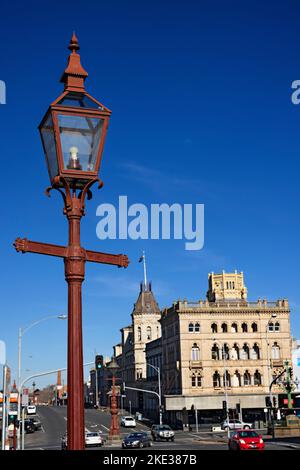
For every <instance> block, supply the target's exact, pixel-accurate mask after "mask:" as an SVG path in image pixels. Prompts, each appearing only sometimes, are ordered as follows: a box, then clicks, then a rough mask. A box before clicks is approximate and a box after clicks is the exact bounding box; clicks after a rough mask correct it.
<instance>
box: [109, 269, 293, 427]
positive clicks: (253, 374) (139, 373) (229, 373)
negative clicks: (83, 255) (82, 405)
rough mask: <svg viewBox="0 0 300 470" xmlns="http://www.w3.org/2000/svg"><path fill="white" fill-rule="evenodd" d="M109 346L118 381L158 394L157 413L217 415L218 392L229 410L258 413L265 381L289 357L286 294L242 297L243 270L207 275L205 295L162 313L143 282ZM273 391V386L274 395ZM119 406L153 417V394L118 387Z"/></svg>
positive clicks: (265, 394) (178, 417)
mask: <svg viewBox="0 0 300 470" xmlns="http://www.w3.org/2000/svg"><path fill="white" fill-rule="evenodd" d="M131 320H132V321H131V324H130V325H128V326H126V327H124V328H122V329H121V342H120V343H119V344H117V345H115V346H114V355H115V356H116V359H117V361H118V364H119V366H120V378H121V380H122V381H124V382H125V383H126V387H127V386H129V387H133V388H139V389H142V390H145V391H146V390H152V391H156V392H158V371H160V378H161V391H162V403H163V405H164V419H165V420H167V421H168V422H170V423H175V422H177V421H182V417H183V414H184V413H186V411H187V410H191V409H195V408H196V409H197V410H200V411H199V412H200V417H201V416H203V417H205V416H216V415H219V416H221V414H222V412H223V406H224V400H225V396H226V395H227V397H228V407H229V409H230V410H231V412H232V413H231V415H232V416H233V410H234V409H235V408H236V405H237V404H238V405H239V407H240V408H241V409H242V410H244V413H245V412H246V413H247V414H248V415H249V414H251V413H252V414H253V415H255V414H256V415H257V414H258V415H259V414H260V415H263V410H264V408H265V406H266V397H268V395H269V384H270V383H271V381H272V379H273V377H274V376H275V375H277V374H278V373H279V372H280V371H282V369H283V366H284V361H286V360H288V361H290V363H291V346H292V340H291V335H290V309H289V304H288V301H287V300H286V299H280V300H277V301H275V302H269V301H267V300H266V299H263V300H262V299H258V300H257V301H255V302H251V301H248V292H247V288H246V286H245V283H244V275H243V273H242V272H241V273H238V272H237V271H235V272H234V273H225V272H222V273H220V274H215V273H210V274H209V275H208V291H207V294H206V299H205V300H199V301H198V302H189V301H187V300H178V301H177V302H174V303H173V305H172V306H171V307H169V308H166V309H164V310H163V311H162V312H161V311H160V309H159V306H158V304H157V302H156V299H155V297H154V294H153V292H152V288H151V284H146V283H143V284H141V287H140V292H139V296H138V299H137V301H136V303H135V304H134V308H133V311H132V314H131ZM280 393H282V390H281V389H278V388H276V387H273V389H272V394H273V396H275V398H276V397H277V395H278V394H280ZM123 403H124V405H125V407H126V408H127V409H128V410H129V409H130V410H131V411H132V412H135V411H139V412H141V413H142V414H143V415H145V416H147V417H150V418H152V419H157V418H158V399H157V396H156V395H154V394H148V393H144V392H142V391H132V390H129V389H126V397H125V398H124V402H123Z"/></svg>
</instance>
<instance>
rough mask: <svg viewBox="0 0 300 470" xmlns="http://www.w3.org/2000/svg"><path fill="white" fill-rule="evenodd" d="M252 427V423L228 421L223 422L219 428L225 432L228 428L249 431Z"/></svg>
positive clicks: (235, 420) (236, 420)
mask: <svg viewBox="0 0 300 470" xmlns="http://www.w3.org/2000/svg"><path fill="white" fill-rule="evenodd" d="M252 427H253V424H252V423H244V421H240V420H239V419H229V420H227V419H226V420H225V421H223V423H222V424H221V428H222V429H224V431H227V429H228V428H229V429H230V430H232V429H251V428H252Z"/></svg>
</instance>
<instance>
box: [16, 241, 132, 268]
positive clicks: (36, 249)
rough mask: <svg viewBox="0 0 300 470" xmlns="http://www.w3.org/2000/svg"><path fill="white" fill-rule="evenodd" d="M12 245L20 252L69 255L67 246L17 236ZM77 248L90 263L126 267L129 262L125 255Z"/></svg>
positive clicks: (61, 256)
mask: <svg viewBox="0 0 300 470" xmlns="http://www.w3.org/2000/svg"><path fill="white" fill-rule="evenodd" d="M14 247H15V249H16V251H18V252H20V251H21V252H22V253H38V254H42V255H48V256H56V257H60V258H66V257H67V256H68V255H71V253H69V249H68V248H67V247H64V246H60V245H53V244H51V243H42V242H33V241H31V240H27V238H17V239H16V240H15V242H14ZM79 250H80V255H81V256H82V257H83V258H84V259H85V261H89V262H92V263H102V264H111V265H115V266H118V267H120V268H127V266H128V264H129V260H128V257H127V256H126V255H122V254H118V255H112V254H110V253H101V252H97V251H90V250H84V249H83V248H80V249H79ZM72 254H74V253H72ZM78 254H79V253H78Z"/></svg>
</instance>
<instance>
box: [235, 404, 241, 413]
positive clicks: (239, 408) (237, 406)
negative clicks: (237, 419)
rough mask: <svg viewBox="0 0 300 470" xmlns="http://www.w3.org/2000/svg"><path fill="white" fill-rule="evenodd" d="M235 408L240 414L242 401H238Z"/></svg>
mask: <svg viewBox="0 0 300 470" xmlns="http://www.w3.org/2000/svg"><path fill="white" fill-rule="evenodd" d="M235 409H236V412H237V414H238V415H239V414H240V412H241V404H240V403H237V404H236V405H235Z"/></svg>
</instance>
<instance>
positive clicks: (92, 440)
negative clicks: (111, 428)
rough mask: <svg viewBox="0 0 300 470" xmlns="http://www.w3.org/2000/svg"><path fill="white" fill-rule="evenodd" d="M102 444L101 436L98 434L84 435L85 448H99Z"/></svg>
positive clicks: (89, 433) (95, 432)
mask: <svg viewBox="0 0 300 470" xmlns="http://www.w3.org/2000/svg"><path fill="white" fill-rule="evenodd" d="M103 443H104V440H103V437H102V436H101V434H100V432H97V431H94V432H87V433H85V446H86V447H91V446H96V447H101V446H102V445H103Z"/></svg>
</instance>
